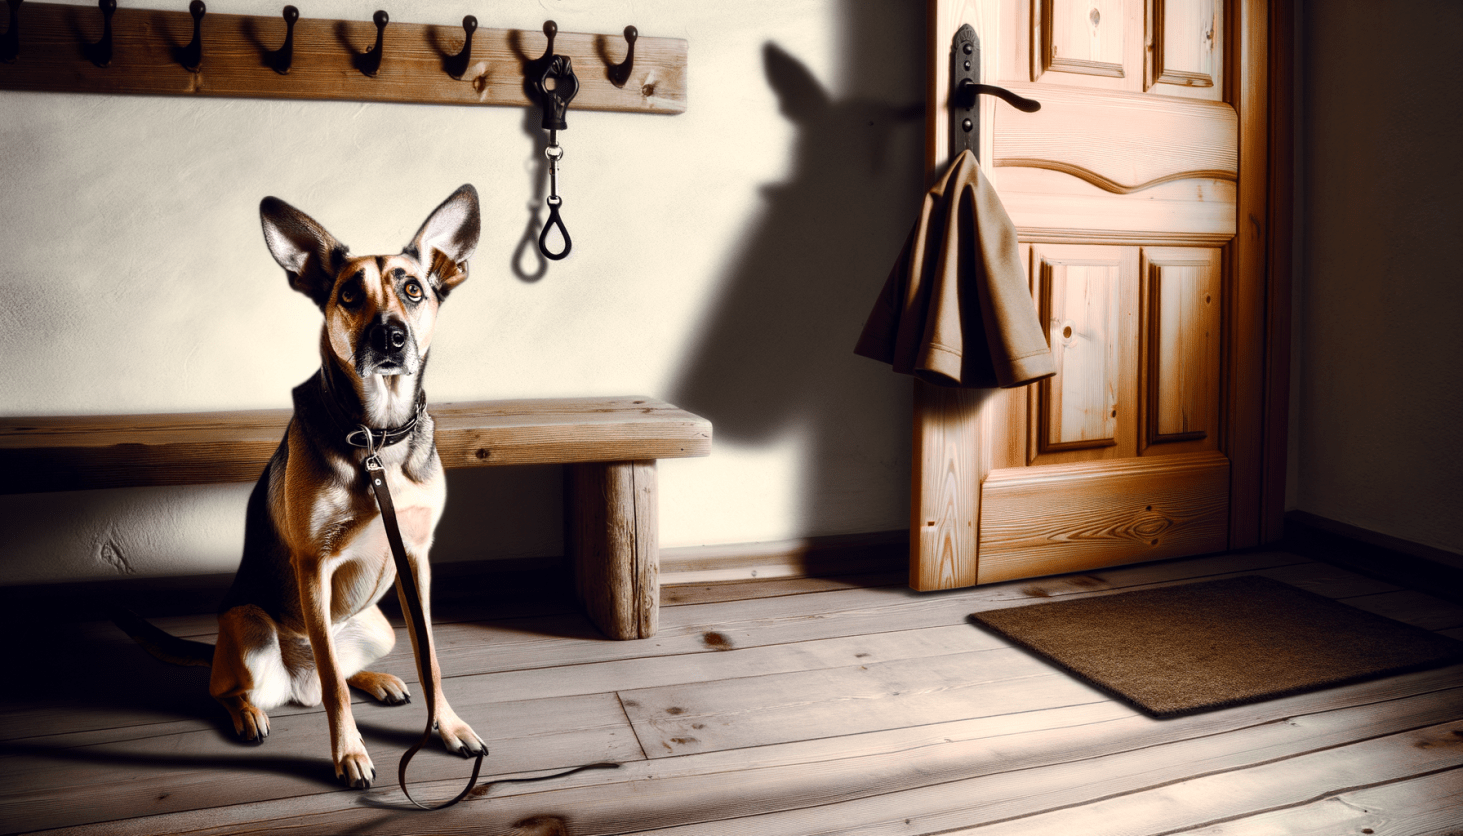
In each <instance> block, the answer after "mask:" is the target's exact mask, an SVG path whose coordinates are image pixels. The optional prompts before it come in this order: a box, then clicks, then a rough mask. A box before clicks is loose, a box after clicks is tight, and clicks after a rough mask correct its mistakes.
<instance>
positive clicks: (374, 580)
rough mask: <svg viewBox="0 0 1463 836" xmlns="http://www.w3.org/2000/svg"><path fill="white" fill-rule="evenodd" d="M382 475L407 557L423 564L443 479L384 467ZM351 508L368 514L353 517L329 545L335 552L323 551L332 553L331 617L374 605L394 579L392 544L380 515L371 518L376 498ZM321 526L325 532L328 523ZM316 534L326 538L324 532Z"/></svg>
mask: <svg viewBox="0 0 1463 836" xmlns="http://www.w3.org/2000/svg"><path fill="white" fill-rule="evenodd" d="M385 472H386V473H387V486H388V487H389V488H390V491H391V499H392V504H393V505H394V506H395V509H396V524H397V526H398V528H399V529H400V530H401V538H402V541H403V543H404V545H405V546H406V550H407V555H408V557H409V558H410V559H412V560H416V559H423V560H425V559H426V554H427V551H428V549H429V548H430V547H431V544H432V533H433V531H434V530H435V528H436V525H437V520H438V519H439V518H440V516H441V513H442V508H443V505H444V503H445V498H446V484H445V480H443V479H442V478H441V476H440V474H439V475H438V476H437V478H435V479H432V480H430V481H428V482H425V483H419V482H415V481H412V480H411V479H407V478H405V477H404V476H402V474H401V471H400V470H399V469H398V468H394V467H393V468H388V469H387V470H386V471H385ZM332 500H333V501H332ZM322 501H323V502H325V503H327V504H329V505H330V506H333V507H335V508H337V509H338V508H339V507H340V505H339V498H325V497H323V498H322ZM353 504H354V505H355V506H356V507H358V508H359V507H363V506H364V507H366V508H368V509H369V512H368V515H367V516H366V517H365V518H363V519H362V518H358V519H357V520H356V521H355V524H354V525H351V526H350V528H349V529H348V530H346V531H342V532H341V533H340V536H339V538H338V540H337V542H336V543H335V544H334V545H335V546H336V547H335V548H334V549H328V551H330V552H333V554H331V556H329V557H328V558H327V564H328V571H329V574H330V575H331V577H332V582H331V586H332V587H333V592H334V594H333V596H332V598H333V599H334V600H333V606H332V607H331V609H332V611H333V613H332V614H333V615H336V616H349V615H353V614H354V613H356V612H359V611H360V610H362V609H364V608H366V607H368V606H370V605H371V604H374V603H375V602H376V601H378V600H380V598H381V597H382V596H383V595H385V594H386V592H387V591H388V590H389V589H390V588H391V585H392V583H393V582H394V580H395V578H396V564H395V560H394V558H393V557H392V554H391V544H390V541H389V540H388V539H387V536H386V527H385V524H384V523H383V521H382V518H381V515H380V514H379V513H376V502H375V499H374V498H370V501H369V502H367V503H353ZM322 522H323V521H322ZM324 525H325V526H326V527H327V528H328V526H329V523H328V522H326V523H324ZM319 534H321V535H325V531H323V530H322V531H321V532H319ZM326 536H327V538H328V535H326Z"/></svg>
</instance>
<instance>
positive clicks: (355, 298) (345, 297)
mask: <svg viewBox="0 0 1463 836" xmlns="http://www.w3.org/2000/svg"><path fill="white" fill-rule="evenodd" d="M360 300H361V291H360V289H359V288H357V287H354V286H349V285H348V286H346V287H343V288H341V289H340V303H341V304H342V305H354V304H355V303H357V302H359V301H360Z"/></svg>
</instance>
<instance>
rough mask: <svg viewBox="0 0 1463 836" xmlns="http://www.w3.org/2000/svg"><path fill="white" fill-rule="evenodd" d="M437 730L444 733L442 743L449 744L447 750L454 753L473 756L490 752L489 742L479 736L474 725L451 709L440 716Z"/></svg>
mask: <svg viewBox="0 0 1463 836" xmlns="http://www.w3.org/2000/svg"><path fill="white" fill-rule="evenodd" d="M437 732H438V733H439V734H441V735H442V743H443V744H445V745H446V746H447V751H449V752H452V753H453V754H456V755H461V756H463V757H464V758H472V757H477V756H478V755H486V754H487V753H488V744H486V743H484V742H483V739H482V738H481V737H478V735H477V732H475V731H473V730H472V726H469V725H468V724H466V723H464V722H462V720H461V719H460V718H459V717H458V716H457V715H456V714H454V713H452V711H451V709H448V710H446V711H444V712H443V713H442V716H441V717H439V718H438V720H437Z"/></svg>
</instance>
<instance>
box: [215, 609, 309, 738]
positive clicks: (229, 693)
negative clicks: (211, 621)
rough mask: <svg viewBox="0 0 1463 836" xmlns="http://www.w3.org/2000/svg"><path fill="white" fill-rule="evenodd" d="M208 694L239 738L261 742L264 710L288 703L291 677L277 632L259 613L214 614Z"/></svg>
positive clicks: (266, 729)
mask: <svg viewBox="0 0 1463 836" xmlns="http://www.w3.org/2000/svg"><path fill="white" fill-rule="evenodd" d="M208 692H209V693H210V694H212V695H213V698H214V699H216V700H218V701H219V702H220V703H221V704H222V705H223V707H224V708H225V709H227V710H228V712H229V717H230V718H232V719H233V721H234V732H235V733H237V734H238V735H239V737H240V739H242V740H250V741H256V742H262V741H263V740H264V738H266V737H268V736H269V716H268V715H267V714H265V713H264V712H265V710H266V709H270V708H274V707H275V706H278V705H282V704H283V703H284V702H285V701H286V700H288V699H289V697H290V677H289V673H288V672H287V671H286V670H285V665H284V659H283V658H282V657H281V655H280V647H279V628H278V627H277V626H276V625H275V623H274V619H272V618H270V617H269V615H268V614H266V613H265V612H264V611H263V610H261V609H259V608H258V607H256V606H252V605H245V606H239V607H234V608H233V609H230V610H227V611H225V612H224V613H222V614H220V615H219V617H218V644H217V645H216V646H215V647H214V651H213V670H212V673H211V675H210V677H209V683H208Z"/></svg>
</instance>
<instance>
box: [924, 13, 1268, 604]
mask: <svg viewBox="0 0 1463 836" xmlns="http://www.w3.org/2000/svg"><path fill="white" fill-rule="evenodd" d="M1231 2H1237V3H1251V4H1253V3H1255V2H1256V0H932V6H931V10H932V18H931V20H932V23H935V24H938V25H932V27H931V31H932V37H934V38H937V39H938V38H943V37H945V36H946V30H948V31H949V32H953V29H954V26H955V25H956V19H957V18H961V17H963V18H964V19H965V20H966V21H968V22H970V23H971V24H972V25H973V26H975V27H976V30H977V35H978V36H979V37H980V39H981V50H982V51H981V56H982V70H983V76H984V77H985V78H986V79H989V80H991V81H992V82H993V83H996V84H1000V85H1001V86H1004V87H1007V88H1008V89H1011V90H1013V91H1015V92H1017V93H1019V94H1021V95H1023V96H1028V97H1030V98H1034V99H1036V100H1038V101H1040V102H1041V103H1042V109H1041V110H1040V111H1038V112H1037V113H1034V114H1026V113H1022V112H1019V111H1017V110H1015V109H1013V108H1010V107H1006V106H1004V105H1002V106H999V107H983V108H982V115H983V118H985V119H988V120H989V121H988V122H986V124H988V125H990V126H991V127H990V128H989V129H988V130H985V131H983V137H985V138H987V143H988V145H987V149H988V150H986V157H985V158H983V160H982V164H983V166H984V168H985V171H986V173H987V175H988V176H989V177H990V179H991V182H992V183H993V185H994V186H995V188H996V190H997V192H998V193H999V195H1000V197H1001V200H1002V202H1003V204H1004V205H1005V207H1006V209H1007V212H1008V214H1010V216H1011V218H1012V221H1013V222H1014V224H1015V226H1016V228H1017V234H1018V237H1019V238H1020V240H1021V241H1022V248H1023V256H1024V258H1025V263H1026V265H1027V268H1028V271H1029V272H1028V280H1029V283H1030V287H1031V291H1032V302H1033V305H1034V306H1035V308H1036V311H1037V312H1038V316H1039V318H1040V320H1041V322H1042V323H1043V326H1044V328H1045V329H1046V334H1047V339H1048V343H1049V344H1050V345H1051V347H1052V352H1053V357H1054V359H1055V361H1056V365H1057V369H1058V371H1057V374H1056V376H1054V377H1052V378H1049V379H1048V380H1045V381H1042V382H1040V383H1038V384H1036V385H1033V386H1030V387H1026V388H1025V389H1024V390H1013V391H1003V392H989V393H980V394H960V395H953V394H950V393H937V392H934V391H932V389H933V387H929V386H926V385H919V384H917V386H916V410H915V423H916V426H915V438H916V450H917V455H916V461H915V495H914V497H913V502H912V507H911V514H912V517H913V518H912V520H911V523H912V526H911V527H912V531H913V536H912V539H911V548H912V549H913V550H914V554H913V555H912V561H911V584H912V585H913V586H914V587H915V588H917V589H936V588H949V587H951V586H959V585H967V584H969V583H971V582H972V578H973V580H974V582H977V583H989V582H993V581H1000V580H1010V579H1013V578H1020V577H1030V576H1036V575H1044V574H1051V573H1056V572H1070V571H1081V570H1085V569H1092V568H1097V567H1102V566H1111V565H1115V564H1119V563H1128V562H1134V561H1141V560H1152V559H1158V558H1167V557H1176V556H1182V555H1189V554H1198V553H1203V552H1208V551H1217V550H1222V549H1224V548H1226V547H1228V546H1230V545H1231V544H1230V541H1229V538H1230V533H1231V531H1232V530H1233V522H1232V520H1231V511H1232V508H1231V502H1232V495H1233V493H1234V490H1233V484H1232V478H1233V474H1234V473H1235V464H1234V462H1233V461H1232V459H1231V456H1232V454H1233V451H1234V446H1235V445H1234V444H1233V443H1232V442H1231V440H1230V439H1227V438H1226V437H1225V433H1226V429H1227V427H1229V426H1231V425H1233V416H1234V415H1235V414H1236V409H1237V408H1239V407H1237V404H1236V402H1235V401H1234V398H1235V390H1234V388H1233V386H1234V376H1235V375H1236V374H1237V373H1238V371H1239V370H1238V369H1236V368H1234V367H1233V366H1234V364H1235V362H1236V360H1235V358H1236V357H1243V356H1245V355H1246V353H1247V352H1248V351H1249V349H1247V348H1246V347H1245V346H1246V344H1247V342H1248V341H1252V340H1253V338H1254V333H1255V329H1254V323H1252V322H1249V321H1248V319H1247V318H1246V317H1249V316H1250V314H1249V313H1246V314H1244V316H1231V315H1229V314H1227V313H1226V312H1227V311H1228V312H1232V311H1235V310H1236V304H1237V301H1236V300H1237V299H1240V298H1243V297H1244V295H1245V294H1246V293H1252V292H1253V291H1252V289H1251V288H1252V286H1253V285H1254V283H1255V282H1256V281H1259V280H1260V279H1257V277H1256V276H1254V275H1236V274H1233V271H1234V270H1235V269H1237V267H1236V264H1235V263H1232V262H1233V261H1234V260H1233V259H1231V258H1230V257H1229V256H1228V253H1230V252H1231V251H1232V250H1233V249H1234V247H1235V246H1236V234H1237V233H1238V232H1239V231H1240V228H1241V224H1240V223H1238V217H1239V215H1238V211H1237V209H1238V200H1239V195H1240V194H1241V193H1242V192H1243V191H1244V188H1245V181H1241V179H1240V172H1241V165H1240V158H1239V148H1240V144H1241V132H1240V125H1239V118H1238V116H1237V112H1236V109H1235V108H1234V107H1233V106H1232V105H1231V104H1229V103H1228V102H1226V101H1225V97H1226V95H1227V91H1226V89H1225V88H1226V75H1225V73H1226V70H1225V66H1226V61H1228V60H1232V59H1233V57H1234V55H1235V54H1237V53H1236V52H1235V51H1234V50H1235V49H1236V47H1237V45H1233V44H1227V43H1226V40H1225V33H1226V26H1225V23H1226V15H1227V14H1229V13H1233V14H1238V12H1236V11H1233V10H1229V11H1227V10H1226V8H1225V7H1226V4H1227V3H1231ZM937 30H939V31H937ZM932 50H936V51H938V54H937V55H932V59H931V67H932V68H938V66H939V64H940V63H942V62H947V61H948V54H949V43H948V41H945V42H944V43H943V44H942V43H941V42H940V41H939V40H936V41H935V42H934V43H932ZM940 77H941V76H940V74H939V72H938V71H936V72H932V79H935V80H936V81H938V79H939V78H940ZM1241 82H1242V83H1243V79H1241ZM1241 86H1242V84H1241ZM943 103H944V98H943V96H940V97H939V98H937V100H936V101H935V102H934V104H935V105H936V107H933V108H932V110H936V111H938V113H939V114H940V116H943V115H944V114H945V113H946V111H945V109H944V108H943V107H941V106H940V105H943ZM930 130H931V132H932V134H933V133H934V132H935V131H939V132H940V133H943V132H944V131H945V130H946V126H945V123H944V121H943V119H942V118H936V119H932V120H931V122H930ZM927 147H928V148H930V149H932V151H934V152H940V151H942V150H943V147H942V143H941V142H940V140H939V138H938V136H937V135H932V136H931V137H930V142H929V143H927ZM943 165H944V158H943V157H942V156H937V157H932V159H931V167H932V168H937V169H942V168H943ZM1246 170H1247V171H1256V170H1255V169H1246ZM1251 176H1256V175H1253V174H1252V175H1251ZM1258 176H1260V177H1262V178H1263V170H1262V169H1261V170H1259V174H1258ZM1246 246H1248V245H1246ZM1241 291H1243V292H1241ZM1226 364H1230V367H1228V368H1227V367H1226ZM1226 386H1229V387H1230V388H1228V389H1226ZM1240 406H1244V405H1240ZM1245 408H1247V407H1245ZM1221 416H1228V417H1227V420H1226V421H1221ZM922 442H923V443H922ZM966 447H969V448H971V449H965V448H966ZM952 463H955V464H952ZM957 465H958V466H957ZM1248 466H1249V465H1248V464H1246V467H1248ZM972 473H973V474H975V478H974V479H971V474H972ZM972 481H973V482H975V485H974V487H975V488H976V489H975V490H974V491H972V490H971V488H972V485H971V482H972ZM922 486H927V487H922ZM952 497H958V500H959V501H958V503H957V502H952ZM966 514H968V515H970V516H962V515H966ZM972 540H973V541H974V542H973V543H972V542H971V541H972Z"/></svg>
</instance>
